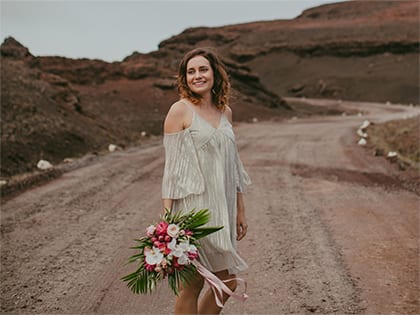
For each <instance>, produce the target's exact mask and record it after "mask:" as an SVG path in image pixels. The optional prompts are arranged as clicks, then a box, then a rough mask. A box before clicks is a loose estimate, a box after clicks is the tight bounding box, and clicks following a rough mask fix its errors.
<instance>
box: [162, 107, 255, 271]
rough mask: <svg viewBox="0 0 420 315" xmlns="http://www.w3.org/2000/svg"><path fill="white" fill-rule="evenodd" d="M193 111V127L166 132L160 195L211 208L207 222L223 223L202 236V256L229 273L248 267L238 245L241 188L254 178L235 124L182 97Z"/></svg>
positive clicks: (183, 205) (181, 205) (176, 205)
mask: <svg viewBox="0 0 420 315" xmlns="http://www.w3.org/2000/svg"><path fill="white" fill-rule="evenodd" d="M182 101H183V102H184V103H185V105H186V106H188V108H189V109H190V110H191V111H192V112H193V116H192V122H191V125H190V127H188V128H186V129H184V130H182V131H180V132H176V133H170V134H164V138H163V143H164V147H165V168H164V175H163V182H162V198H163V199H174V202H173V206H172V209H173V210H174V211H179V210H180V211H190V210H191V209H194V208H195V209H196V210H200V209H209V211H210V213H211V218H210V222H209V223H208V226H224V228H223V229H222V230H220V231H218V232H216V233H213V234H210V235H209V236H207V237H205V238H203V239H201V240H200V243H201V248H200V249H199V257H200V262H201V263H202V264H203V265H204V266H205V267H206V268H208V269H209V270H210V271H212V272H217V271H222V270H228V272H229V273H230V274H235V273H237V272H240V271H243V270H245V269H246V268H247V264H246V263H245V261H244V260H243V259H242V258H241V257H240V256H239V255H238V253H237V251H236V211H237V207H236V203H237V192H243V191H244V189H245V186H246V185H249V184H250V179H249V177H248V174H247V173H246V171H245V170H244V167H243V165H242V162H241V160H240V158H239V155H238V150H237V146H236V142H235V135H234V133H233V129H232V125H231V123H230V122H229V120H228V119H227V118H226V116H225V115H224V114H221V118H220V122H219V126H218V127H217V128H215V127H213V126H212V125H211V124H210V123H208V122H207V121H206V120H205V119H203V118H202V117H200V116H199V115H198V114H197V113H196V112H195V110H194V105H192V104H191V103H189V102H188V101H187V100H182Z"/></svg>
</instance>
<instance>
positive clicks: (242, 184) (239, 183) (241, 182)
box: [236, 149, 251, 193]
mask: <svg viewBox="0 0 420 315" xmlns="http://www.w3.org/2000/svg"><path fill="white" fill-rule="evenodd" d="M236 173H237V177H236V191H237V192H240V193H243V192H245V188H246V186H248V185H251V179H250V178H249V176H248V173H247V172H246V171H245V168H244V166H243V164H242V161H241V159H240V157H239V153H238V149H236Z"/></svg>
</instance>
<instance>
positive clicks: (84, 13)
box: [0, 0, 341, 62]
mask: <svg viewBox="0 0 420 315" xmlns="http://www.w3.org/2000/svg"><path fill="white" fill-rule="evenodd" d="M333 2H341V1H340V0H336V1H328V0H324V1H322V0H272V1H264V0H262V1H258V0H254V1H246V0H245V1H244V0H242V1H241V0H227V1H226V0H225V1H221V0H213V1H209V0H207V1H206V0H190V1H177V0H167V1H161V0H149V1H145V0H137V1H135V0H131V1H124V0H122V1H116V0H114V1H110V0H108V1H105V0H90V1H87V0H84V1H81V0H79V1H77V0H73V1H69V0H55V1H53V0H50V1H37V0H26V1H24V0H10V1H8V0H0V14H1V22H0V35H1V42H3V41H4V39H5V38H6V37H8V36H12V37H14V38H15V39H16V40H17V41H19V42H20V43H21V44H22V45H24V46H25V47H27V48H28V49H29V50H30V52H31V53H32V54H33V55H35V56H64V57H69V58H90V59H102V60H105V61H109V62H112V61H121V60H122V59H124V58H125V57H127V56H129V55H131V54H132V53H133V52H134V51H138V52H142V53H148V52H151V51H154V50H157V49H158V45H159V42H161V41H163V40H165V39H167V38H169V37H171V36H174V35H177V34H179V33H181V32H182V31H183V30H185V29H186V28H189V27H199V26H208V27H214V26H223V25H228V24H238V23H246V22H253V21H267V20H276V19H292V18H294V17H296V16H298V15H299V14H300V13H301V12H302V11H303V10H305V9H307V8H311V7H314V6H318V5H321V4H327V3H333Z"/></svg>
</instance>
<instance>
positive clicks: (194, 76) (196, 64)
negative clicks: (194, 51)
mask: <svg viewBox="0 0 420 315" xmlns="http://www.w3.org/2000/svg"><path fill="white" fill-rule="evenodd" d="M186 78H187V84H188V87H189V88H190V89H191V91H193V92H194V93H197V94H200V95H204V94H207V93H211V89H212V87H213V83H214V74H213V69H212V68H211V66H210V62H209V61H208V60H207V58H205V57H203V56H195V57H193V58H191V59H190V60H189V61H188V63H187V74H186Z"/></svg>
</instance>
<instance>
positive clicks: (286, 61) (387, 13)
mask: <svg viewBox="0 0 420 315" xmlns="http://www.w3.org/2000/svg"><path fill="white" fill-rule="evenodd" d="M418 14H419V13H418V8H417V2H416V1H402V2H400V1H379V2H378V1H346V2H341V3H337V4H329V5H323V6H320V7H317V8H312V9H309V10H306V11H304V12H303V13H302V14H301V15H300V16H299V17H297V18H296V19H293V20H276V21H270V22H254V23H246V24H240V25H230V26H225V27H218V28H203V27H200V28H190V29H187V30H185V31H184V32H182V33H181V34H179V35H177V36H174V37H171V38H169V39H167V40H164V41H163V42H161V43H160V45H159V50H158V51H155V52H152V53H150V54H140V53H133V54H132V55H130V56H128V57H126V58H125V59H124V60H123V61H121V62H114V63H108V62H104V61H101V60H89V59H69V58H64V57H35V56H33V55H31V53H30V52H29V50H28V49H27V48H26V47H24V46H22V45H21V44H20V43H18V42H17V41H16V40H14V39H13V38H7V39H6V40H5V41H4V43H3V44H2V45H1V48H0V52H1V56H2V58H1V77H2V84H1V104H2V127H1V128H2V138H1V143H2V153H1V154H2V163H1V174H2V176H10V175H14V174H17V173H21V172H26V171H31V170H32V169H34V168H35V165H36V162H37V161H38V160H39V159H41V158H45V159H47V160H49V161H51V162H53V163H58V162H60V161H61V160H62V159H63V158H66V157H74V156H77V155H81V154H84V153H86V152H89V151H94V150H102V149H106V147H107V146H108V144H109V143H110V142H113V143H116V144H118V145H120V146H124V145H130V144H133V143H139V139H140V138H141V136H140V134H141V132H142V131H146V132H147V133H148V134H160V133H161V129H162V120H163V117H164V115H165V113H166V112H167V110H168V108H169V106H170V104H171V103H172V102H174V101H175V100H176V99H177V93H176V90H175V84H174V81H175V75H176V70H177V65H178V61H179V59H180V58H181V56H182V55H183V53H184V52H186V51H187V50H189V49H191V48H193V47H196V46H213V47H217V50H218V51H219V53H220V54H221V55H222V59H223V61H224V63H225V64H226V66H227V68H228V72H229V75H230V77H231V79H232V87H233V94H232V98H231V105H232V107H234V111H235V119H236V120H248V121H250V120H252V118H254V117H256V118H258V119H259V120H261V119H267V118H272V117H276V116H280V117H284V116H287V115H291V114H293V115H296V114H298V113H293V110H292V109H290V107H289V106H288V105H287V104H286V103H285V102H284V101H283V100H282V98H281V96H287V95H289V96H307V97H323V98H325V97H331V98H343V99H352V100H370V101H391V102H403V103H417V102H418V99H419V91H418V86H417V84H418V69H419V64H418V52H419V28H418V23H419V16H418Z"/></svg>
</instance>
